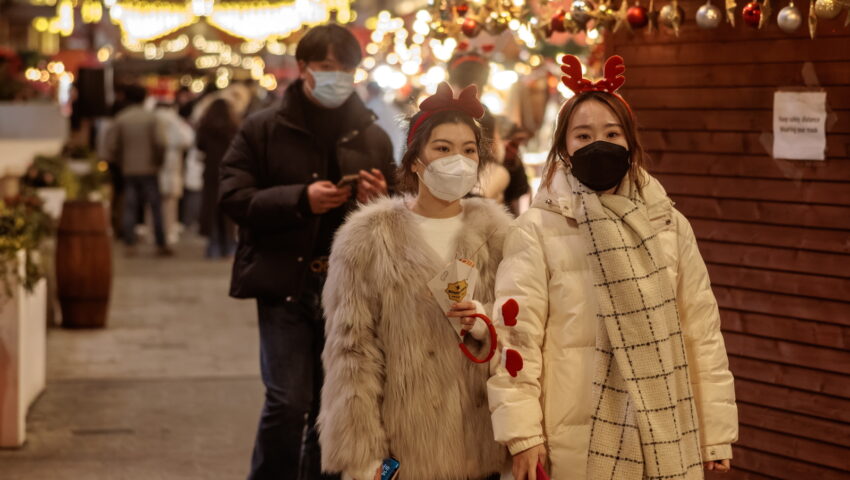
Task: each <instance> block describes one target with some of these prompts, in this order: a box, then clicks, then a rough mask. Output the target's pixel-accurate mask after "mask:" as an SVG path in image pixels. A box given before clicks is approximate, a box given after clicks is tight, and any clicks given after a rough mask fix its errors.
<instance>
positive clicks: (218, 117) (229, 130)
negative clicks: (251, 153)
mask: <svg viewBox="0 0 850 480" xmlns="http://www.w3.org/2000/svg"><path fill="white" fill-rule="evenodd" d="M238 128H239V126H238V124H237V122H236V118H235V116H234V113H233V109H232V108H231V107H230V104H229V103H228V102H227V101H226V100H224V99H222V98H219V99H216V100H215V101H213V102H212V104H210V106H209V108H207V110H206V112H205V113H204V116H203V117H201V121H200V123H199V125H198V138H197V146H198V150H199V151H201V152H203V154H204V175H203V179H204V184H203V194H202V200H201V217H200V220H201V234H202V235H204V236H206V237H207V239H208V243H207V251H206V256H207V258H222V257H230V256H232V255H233V253H234V252H235V251H236V236H235V229H234V225H233V221H232V220H231V219H229V218H227V217H226V216H225V215H224V213H223V212H222V211H221V209H220V208H219V206H218V192H219V183H220V179H219V172H220V166H221V160H222V159H223V158H224V154H225V153H226V152H227V147H228V146H229V145H230V142H231V141H232V140H233V137H234V136H236V131H237V130H238Z"/></svg>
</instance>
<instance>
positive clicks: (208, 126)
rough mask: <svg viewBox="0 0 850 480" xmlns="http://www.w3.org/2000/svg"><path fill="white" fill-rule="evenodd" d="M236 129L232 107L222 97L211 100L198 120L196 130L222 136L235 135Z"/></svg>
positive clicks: (237, 127)
mask: <svg viewBox="0 0 850 480" xmlns="http://www.w3.org/2000/svg"><path fill="white" fill-rule="evenodd" d="M238 129H239V126H238V125H237V123H236V118H235V116H234V114H233V109H232V108H231V107H230V104H229V103H227V100H224V99H223V98H217V99H215V100H213V102H212V103H211V104H210V106H209V107H207V111H206V112H204V115H203V116H202V117H201V120H200V121H199V122H198V130H204V131H207V132H209V133H211V134H213V135H220V136H221V137H222V138H224V137H227V138H229V137H230V136H232V135H235V134H236V131H237V130H238Z"/></svg>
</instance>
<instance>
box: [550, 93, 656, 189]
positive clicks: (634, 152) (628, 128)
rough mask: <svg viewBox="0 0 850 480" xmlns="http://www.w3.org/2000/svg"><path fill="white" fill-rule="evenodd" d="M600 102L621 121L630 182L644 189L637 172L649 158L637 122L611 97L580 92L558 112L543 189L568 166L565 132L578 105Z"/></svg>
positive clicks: (625, 107)
mask: <svg viewBox="0 0 850 480" xmlns="http://www.w3.org/2000/svg"><path fill="white" fill-rule="evenodd" d="M591 100H592V101H596V102H600V103H602V104H603V105H605V106H607V107H608V108H610V109H611V110H612V111H613V112H614V115H615V116H616V117H617V118H618V119H619V120H620V124H621V125H622V126H623V135H625V137H626V143H627V144H628V146H629V152H630V153H631V161H632V166H631V167H630V168H629V179H631V180H632V181H633V182H635V185H637V187H638V188H640V187H641V186H643V182H644V179H642V178H640V170H641V169H642V168H644V167H645V165H646V162H647V159H648V155H647V154H646V152H645V151H644V149H643V146H642V145H641V143H640V138H639V137H638V131H637V121H636V120H635V117H634V114H632V112H631V110H629V107H628V106H626V103H625V101H623V100H622V99H620V98H618V97H617V96H615V95H612V94H610V93H608V92H596V91H590V92H582V93H579V94H578V95H576V96H574V97H572V98H571V99H569V100H567V102H566V103H564V106H563V107H561V111H560V112H559V113H558V123H557V124H556V127H555V134H554V136H553V137H552V148H551V149H550V150H549V156H548V158H547V159H546V168H545V170H544V173H543V182H542V183H541V188H542V187H549V186H550V185H551V184H552V179H553V178H554V177H555V172H557V171H558V167H559V166H560V165H562V164H568V163H569V152H568V151H567V128H569V123H570V119H571V118H572V116H573V113H574V112H575V111H576V109H577V108H578V106H579V105H581V104H582V103H584V102H588V101H591Z"/></svg>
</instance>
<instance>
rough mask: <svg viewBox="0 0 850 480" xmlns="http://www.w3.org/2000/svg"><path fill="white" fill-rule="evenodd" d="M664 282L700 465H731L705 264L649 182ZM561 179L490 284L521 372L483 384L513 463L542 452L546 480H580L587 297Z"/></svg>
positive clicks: (731, 420)
mask: <svg viewBox="0 0 850 480" xmlns="http://www.w3.org/2000/svg"><path fill="white" fill-rule="evenodd" d="M644 195H645V198H646V200H647V205H648V213H649V218H650V220H651V223H652V226H653V228H654V229H655V230H656V231H657V232H658V235H659V238H660V241H661V245H662V248H663V250H664V254H665V259H664V260H665V261H666V265H667V273H668V274H669V276H670V279H671V281H672V282H673V285H674V286H675V288H676V292H677V304H678V307H679V313H680V317H681V322H682V328H683V331H684V332H685V342H686V344H685V348H686V352H687V356H688V363H689V370H690V378H691V381H692V383H693V385H692V387H693V392H694V395H695V397H696V406H697V413H698V416H699V427H700V441H701V446H702V456H703V460H704V461H708V460H719V459H726V458H732V449H731V443H732V442H734V441H736V440H737V436H738V417H737V408H736V406H735V390H734V385H733V379H732V374H731V372H730V371H729V367H728V359H727V357H726V348H725V346H724V343H723V337H722V336H721V333H720V315H719V312H718V309H717V302H716V300H715V298H714V295H713V293H712V291H711V286H710V284H709V279H708V272H707V271H706V267H705V263H704V262H703V260H702V257H701V256H700V254H699V251H698V250H697V244H696V239H695V237H694V234H693V230H691V226H690V224H689V223H688V221H687V220H686V219H685V217H684V216H683V215H682V214H681V213H679V212H678V211H677V210H676V209H674V208H673V202H672V201H671V200H670V199H669V198H668V197H667V194H666V192H665V191H664V189H663V188H662V187H661V185H660V184H659V183H658V181H656V180H655V179H650V182H649V184H648V185H647V186H646V187H644ZM572 198H574V196H573V195H572V192H571V190H570V186H569V184H568V183H567V178H566V173H565V171H564V170H563V169H561V170H560V171H559V172H558V173H557V174H556V176H555V178H554V179H553V183H552V185H551V187H549V188H548V189H543V190H541V192H540V193H539V194H538V195H537V197H536V198H535V200H534V203H533V205H532V208H531V209H529V210H528V211H527V212H525V213H524V214H523V215H522V216H521V217H520V218H518V219H517V220H516V221H515V222H514V224H513V225H512V226H511V227H510V229H509V231H508V234H507V236H506V240H505V246H504V259H503V261H502V263H501V265H500V266H499V270H498V274H497V278H496V309H495V310H496V314H495V316H496V317H500V316H501V312H500V310H501V309H500V308H499V307H500V306H501V305H502V304H504V302H506V301H507V300H508V299H511V298H512V299H515V300H516V301H517V302H518V303H519V307H520V313H519V315H518V317H517V320H518V321H517V324H516V326H515V327H505V326H504V323H503V322H502V320H501V318H499V320H498V321H497V324H499V325H501V326H500V327H499V328H500V329H502V330H503V333H504V334H502V335H500V338H501V339H507V338H509V336H508V335H507V334H506V332H505V330H504V329H507V328H515V329H517V332H515V333H514V335H513V341H514V342H515V344H514V345H512V348H514V349H516V350H518V351H519V352H520V354H521V355H522V357H523V360H524V367H523V369H522V370H520V372H519V373H518V375H517V377H515V378H514V377H511V376H510V375H509V374H508V372H507V371H506V369H505V367H504V366H500V367H497V368H496V370H495V373H494V375H493V377H492V378H491V379H490V381H489V383H488V393H489V401H490V410H491V412H492V419H493V429H494V433H495V435H496V440H497V441H500V442H503V443H506V444H507V445H508V448H509V449H510V450H511V453H512V454H516V453H518V452H521V451H523V450H525V449H528V448H530V447H532V446H535V445H539V444H541V443H545V444H546V447H547V450H548V453H549V461H550V465H549V472H550V474H551V476H552V478H553V480H563V479H569V480H581V479H584V478H586V464H587V451H588V444H589V434H590V424H591V418H590V417H591V410H592V398H591V396H592V393H591V392H592V388H591V387H592V382H593V373H594V348H595V344H596V322H597V319H596V312H597V306H596V293H595V292H594V288H593V273H592V271H591V270H590V265H589V263H588V261H587V252H588V250H587V248H586V247H585V245H584V239H583V237H582V234H581V232H580V231H579V228H578V225H577V223H576V220H575V218H574V215H573V211H574V208H573V205H572V204H571V202H572V201H573V200H572Z"/></svg>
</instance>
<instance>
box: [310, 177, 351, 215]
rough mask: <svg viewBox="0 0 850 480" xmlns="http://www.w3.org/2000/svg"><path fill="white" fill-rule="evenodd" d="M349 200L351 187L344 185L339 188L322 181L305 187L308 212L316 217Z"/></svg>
mask: <svg viewBox="0 0 850 480" xmlns="http://www.w3.org/2000/svg"><path fill="white" fill-rule="evenodd" d="M349 198H351V185H345V186H343V187H342V188H339V187H337V186H336V185H334V184H333V183H331V182H329V181H327V180H322V181H320V182H315V183H311V184H310V186H308V187H307V199H308V200H309V201H310V211H312V212H313V213H315V214H316V215H321V214H323V213H327V212H328V211H330V210H332V209H334V208H337V207H339V206H341V205H343V204H344V203H345V202H347V201H348V199H349Z"/></svg>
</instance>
